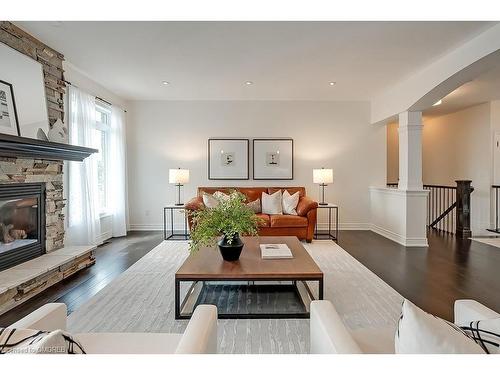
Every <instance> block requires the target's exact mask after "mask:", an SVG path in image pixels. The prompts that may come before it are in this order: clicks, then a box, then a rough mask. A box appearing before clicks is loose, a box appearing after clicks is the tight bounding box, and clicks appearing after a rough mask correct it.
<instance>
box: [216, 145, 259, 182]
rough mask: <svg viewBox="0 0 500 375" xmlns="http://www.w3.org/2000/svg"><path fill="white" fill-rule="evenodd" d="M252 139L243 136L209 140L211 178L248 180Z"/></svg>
mask: <svg viewBox="0 0 500 375" xmlns="http://www.w3.org/2000/svg"><path fill="white" fill-rule="evenodd" d="M249 146H250V141H249V140H248V139H242V138H210V139H209V140H208V179H209V180H248V179H249V178H250V167H249V159H250V158H249V149H250V147H249Z"/></svg>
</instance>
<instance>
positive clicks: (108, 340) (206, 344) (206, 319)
mask: <svg viewBox="0 0 500 375" xmlns="http://www.w3.org/2000/svg"><path fill="white" fill-rule="evenodd" d="M66 314H67V311H66V305H65V304H63V303H48V304H46V305H44V306H42V307H40V308H39V309H37V310H35V311H34V312H32V313H31V314H29V315H28V316H26V317H25V318H23V319H21V320H19V321H17V322H16V323H14V324H12V325H11V326H10V328H28V329H37V330H42V331H53V330H56V329H62V330H66ZM73 336H74V337H75V338H76V339H77V340H78V341H79V342H81V344H82V346H83V348H84V349H85V351H86V352H87V353H88V354H173V353H175V354H204V353H207V354H209V353H212V354H215V353H217V307H215V306H212V305H199V306H198V307H197V308H196V310H195V311H194V313H193V316H192V317H191V320H190V321H189V323H188V325H187V327H186V330H185V331H184V334H173V333H100V332H96V333H76V334H73Z"/></svg>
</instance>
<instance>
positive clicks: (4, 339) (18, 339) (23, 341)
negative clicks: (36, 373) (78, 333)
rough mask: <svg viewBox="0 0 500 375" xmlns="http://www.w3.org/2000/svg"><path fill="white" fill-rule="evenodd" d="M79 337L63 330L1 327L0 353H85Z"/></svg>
mask: <svg viewBox="0 0 500 375" xmlns="http://www.w3.org/2000/svg"><path fill="white" fill-rule="evenodd" d="M85 353H86V351H85V349H84V347H83V345H82V344H81V343H80V342H79V340H78V339H75V338H74V337H73V336H72V335H71V334H69V333H68V332H65V331H63V330H60V329H58V330H55V331H51V332H48V331H39V330H35V329H27V328H2V329H0V354H85Z"/></svg>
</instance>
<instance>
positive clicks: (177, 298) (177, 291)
mask: <svg viewBox="0 0 500 375" xmlns="http://www.w3.org/2000/svg"><path fill="white" fill-rule="evenodd" d="M180 292H181V282H180V281H179V280H177V279H175V291H174V293H175V319H180V317H181V306H180V300H181V296H180Z"/></svg>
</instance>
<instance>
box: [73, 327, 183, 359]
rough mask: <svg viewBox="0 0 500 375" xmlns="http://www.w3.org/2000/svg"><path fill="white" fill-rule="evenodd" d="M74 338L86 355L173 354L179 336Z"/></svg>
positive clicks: (83, 335)
mask: <svg viewBox="0 0 500 375" xmlns="http://www.w3.org/2000/svg"><path fill="white" fill-rule="evenodd" d="M75 337H76V338H77V339H78V340H79V341H80V342H81V343H82V345H83V347H84V348H85V350H86V352H87V354H173V353H174V352H175V350H176V348H177V346H178V345H179V342H180V341H181V338H182V335H181V334H172V333H151V332H148V333H123V332H113V333H98V332H96V333H79V334H77V335H75Z"/></svg>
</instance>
